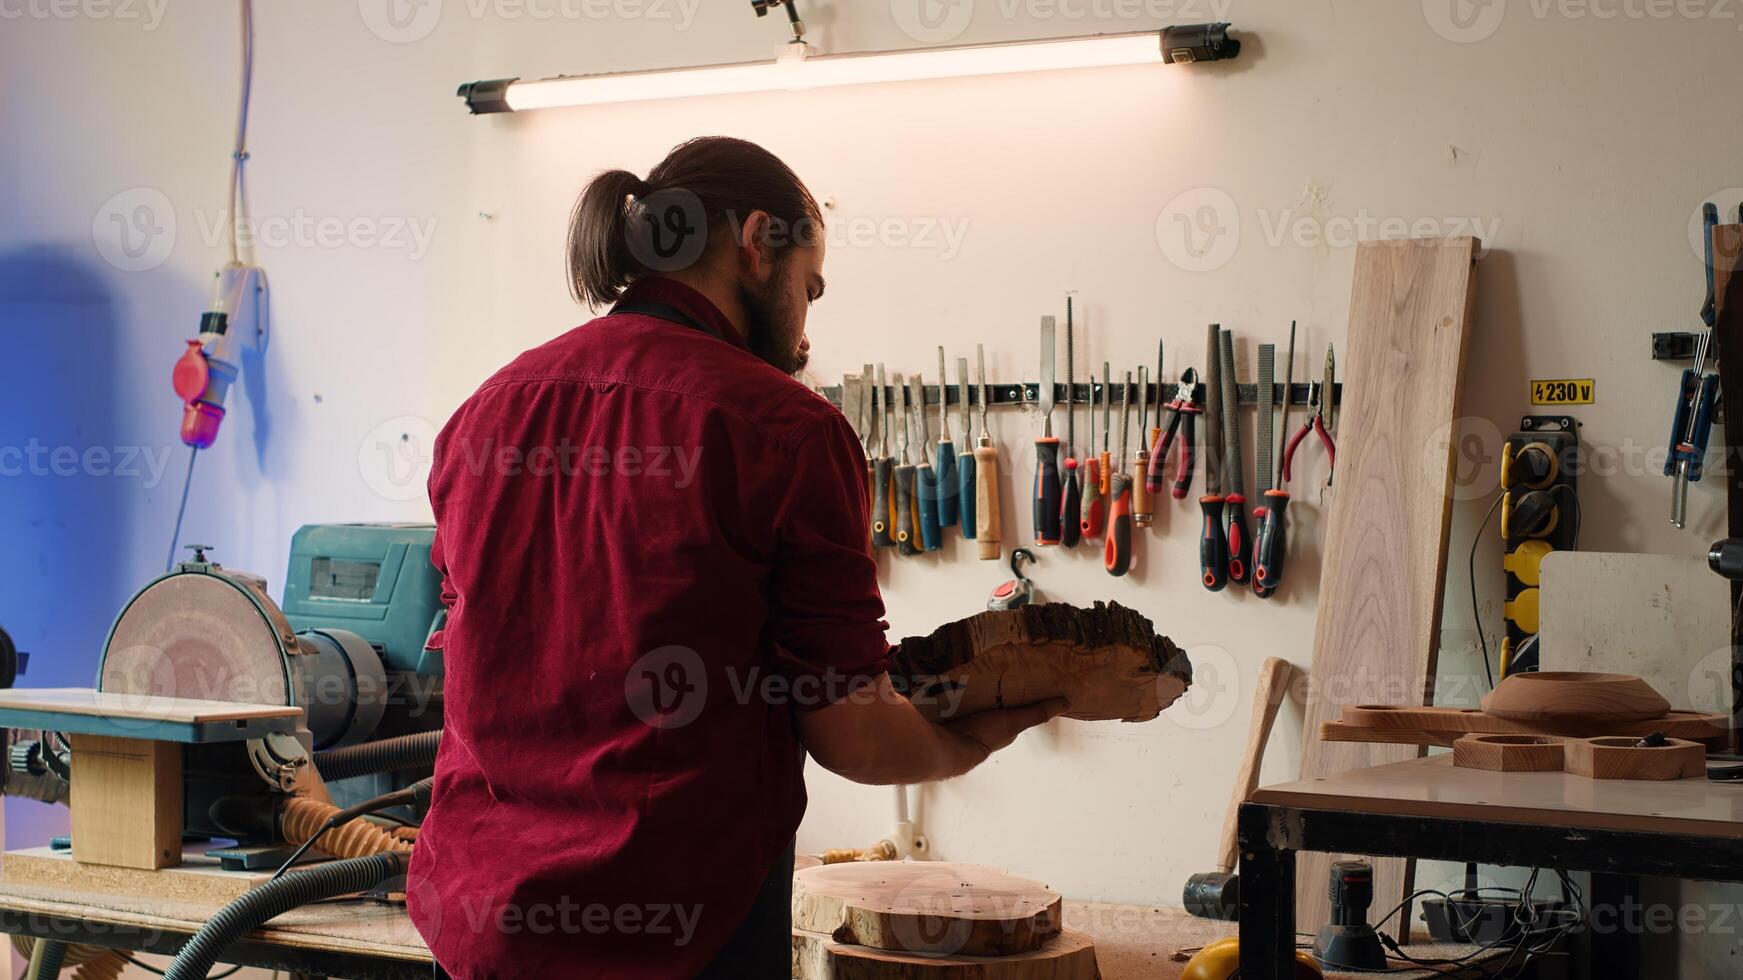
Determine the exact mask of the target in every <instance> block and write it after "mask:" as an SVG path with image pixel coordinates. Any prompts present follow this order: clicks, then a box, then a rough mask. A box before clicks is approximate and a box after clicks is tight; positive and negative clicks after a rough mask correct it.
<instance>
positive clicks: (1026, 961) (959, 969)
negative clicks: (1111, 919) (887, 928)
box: [793, 929, 1101, 980]
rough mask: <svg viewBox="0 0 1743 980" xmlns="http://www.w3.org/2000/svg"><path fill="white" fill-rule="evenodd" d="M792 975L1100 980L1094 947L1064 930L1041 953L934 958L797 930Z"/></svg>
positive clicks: (814, 979) (812, 979)
mask: <svg viewBox="0 0 1743 980" xmlns="http://www.w3.org/2000/svg"><path fill="white" fill-rule="evenodd" d="M793 976H794V977H796V978H799V980H1101V970H1100V968H1099V967H1098V966H1097V965H1096V960H1095V944H1094V943H1092V942H1090V940H1089V937H1087V936H1085V935H1083V934H1082V933H1078V932H1070V931H1066V932H1062V933H1060V934H1059V935H1057V936H1055V937H1053V938H1052V939H1051V940H1049V941H1048V942H1047V943H1046V945H1044V946H1042V947H1041V948H1040V949H1038V950H1035V951H1033V952H1028V953H1017V954H1015V955H1012V956H992V957H989V956H936V955H931V956H928V955H925V954H920V953H901V952H891V951H889V950H881V949H870V948H867V947H865V946H852V945H848V944H845V943H839V942H836V941H835V940H833V939H831V938H829V937H828V936H827V935H824V934H823V933H820V932H805V931H803V930H800V929H794V930H793Z"/></svg>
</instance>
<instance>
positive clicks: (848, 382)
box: [841, 374, 872, 534]
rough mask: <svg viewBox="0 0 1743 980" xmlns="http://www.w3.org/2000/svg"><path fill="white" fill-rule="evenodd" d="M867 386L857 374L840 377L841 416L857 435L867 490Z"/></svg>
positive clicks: (868, 485) (868, 486) (869, 528)
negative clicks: (863, 459)
mask: <svg viewBox="0 0 1743 980" xmlns="http://www.w3.org/2000/svg"><path fill="white" fill-rule="evenodd" d="M868 387H870V385H868V384H862V383H861V382H860V379H859V376H858V375H854V374H848V375H843V376H842V378H841V417H842V418H844V419H846V420H847V424H848V426H849V427H850V428H852V429H853V434H854V435H856V436H858V437H859V445H860V449H861V455H863V456H865V487H866V490H867V491H870V490H871V476H872V474H871V436H870V434H869V433H868V432H867V431H866V428H865V404H864V400H865V391H866V388H868ZM866 506H867V507H870V506H871V501H870V500H869V499H868V500H867V501H866ZM866 533H867V534H870V533H871V525H870V524H869V523H868V524H867V525H866Z"/></svg>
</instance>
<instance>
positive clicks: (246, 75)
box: [230, 0, 254, 265]
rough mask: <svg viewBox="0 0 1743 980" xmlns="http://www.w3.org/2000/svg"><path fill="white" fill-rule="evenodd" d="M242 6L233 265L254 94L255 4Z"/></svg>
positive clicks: (243, 208)
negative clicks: (249, 120)
mask: <svg viewBox="0 0 1743 980" xmlns="http://www.w3.org/2000/svg"><path fill="white" fill-rule="evenodd" d="M241 4H242V89H241V94H240V95H239V96H238V98H237V106H236V142H235V146H234V148H233V149H232V150H231V151H230V261H231V263H232V264H240V263H241V256H240V252H239V248H238V245H237V237H238V236H237V233H236V230H237V228H238V227H239V226H241V227H246V225H245V222H246V221H247V219H248V191H247V184H246V180H247V178H246V177H245V176H244V175H243V173H242V167H243V164H245V163H246V162H247V161H248V107H249V102H250V98H251V96H252V94H253V91H254V0H241ZM248 264H249V265H253V264H254V254H253V248H252V247H250V248H249V254H248Z"/></svg>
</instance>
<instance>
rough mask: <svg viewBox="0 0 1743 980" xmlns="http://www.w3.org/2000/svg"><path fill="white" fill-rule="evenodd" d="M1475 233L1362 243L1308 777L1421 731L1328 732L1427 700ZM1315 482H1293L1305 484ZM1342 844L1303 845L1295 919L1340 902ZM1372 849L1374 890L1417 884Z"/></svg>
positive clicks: (1385, 757) (1394, 891) (1368, 758)
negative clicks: (1383, 707) (1381, 734)
mask: <svg viewBox="0 0 1743 980" xmlns="http://www.w3.org/2000/svg"><path fill="white" fill-rule="evenodd" d="M1478 247H1479V243H1478V242H1477V240H1476V239H1474V238H1470V237H1457V238H1446V239H1434V240H1412V241H1403V242H1363V243H1361V244H1360V245H1358V246H1357V247H1356V267H1355V281H1354V284H1353V287H1352V288H1351V291H1350V326H1349V336H1348V339H1347V340H1346V341H1345V345H1344V349H1343V350H1340V351H1338V355H1339V356H1338V363H1339V366H1340V367H1341V368H1342V374H1343V384H1344V388H1343V402H1342V404H1341V406H1340V408H1339V411H1338V413H1337V432H1336V437H1337V443H1338V458H1337V467H1336V470H1335V483H1334V486H1333V488H1332V490H1331V492H1330V495H1329V496H1330V513H1329V515H1328V517H1327V520H1326V541H1325V550H1324V552H1323V557H1322V559H1321V567H1322V569H1323V570H1322V572H1321V575H1320V589H1319V620H1318V624H1317V626H1316V628H1315V630H1314V639H1313V668H1312V677H1311V681H1312V689H1311V691H1312V693H1311V696H1310V697H1309V698H1308V703H1307V711H1306V722H1305V727H1304V728H1303V733H1302V741H1303V747H1302V758H1301V777H1302V778H1303V779H1308V780H1311V779H1314V778H1317V777H1321V776H1327V775H1331V774H1333V773H1340V772H1346V771H1348V770H1351V769H1357V768H1361V767H1364V766H1374V765H1382V764H1385V763H1388V762H1397V761H1400V760H1403V759H1408V758H1410V757H1412V756H1414V755H1416V754H1418V753H1419V752H1420V751H1421V750H1420V749H1418V748H1416V747H1414V746H1392V745H1376V744H1372V743H1359V742H1328V741H1325V740H1324V739H1322V738H1320V737H1319V729H1320V726H1321V725H1322V724H1323V723H1325V722H1327V721H1331V720H1332V719H1334V718H1336V717H1337V716H1338V714H1339V713H1340V712H1341V711H1342V710H1343V709H1344V707H1345V706H1347V705H1353V704H1364V703H1396V702H1398V701H1399V700H1401V699H1402V700H1406V701H1408V702H1411V703H1416V704H1425V703H1427V696H1428V683H1429V679H1430V678H1432V677H1433V676H1434V668H1435V651H1436V647H1437V644H1438V643H1439V641H1440V612H1441V599H1442V593H1443V590H1444V584H1445V581H1446V574H1445V572H1446V547H1447V535H1448V532H1449V530H1450V528H1451V513H1452V500H1453V494H1452V490H1453V477H1454V471H1453V467H1452V457H1453V447H1454V442H1455V440H1453V439H1452V438H1451V431H1452V426H1453V423H1454V420H1455V419H1457V418H1458V416H1459V379H1460V378H1461V376H1462V375H1463V373H1464V361H1465V351H1466V349H1467V344H1466V338H1467V336H1468V334H1469V323H1470V310H1471V300H1472V295H1473V291H1474V288H1475V284H1476V276H1475V261H1476V255H1477V249H1478ZM1309 492H1310V491H1309V490H1308V489H1307V488H1299V487H1298V488H1296V498H1297V499H1301V498H1302V497H1304V496H1306V495H1307V494H1308V493H1309ZM1336 857H1337V856H1336V855H1329V854H1303V855H1301V857H1300V863H1299V866H1298V871H1297V876H1298V879H1297V897H1296V909H1297V912H1296V923H1297V925H1298V927H1299V928H1302V929H1305V930H1308V931H1312V930H1314V929H1317V928H1319V926H1320V925H1322V924H1324V923H1325V921H1326V920H1327V918H1328V917H1329V914H1330V907H1329V905H1330V902H1329V899H1328V898H1327V895H1326V876H1327V873H1328V871H1329V868H1330V862H1331V861H1333V860H1334V859H1336ZM1373 864H1374V904H1375V906H1377V907H1380V908H1390V907H1391V906H1392V905H1393V904H1394V903H1396V902H1397V901H1399V900H1400V899H1402V898H1403V897H1404V888H1405V874H1404V862H1403V861H1402V860H1400V859H1396V858H1387V859H1379V860H1375V861H1374V862H1373Z"/></svg>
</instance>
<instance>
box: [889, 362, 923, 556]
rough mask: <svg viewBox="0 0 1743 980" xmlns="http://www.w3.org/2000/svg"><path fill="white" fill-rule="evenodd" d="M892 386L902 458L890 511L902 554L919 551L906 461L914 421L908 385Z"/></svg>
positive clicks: (910, 472) (898, 379)
mask: <svg viewBox="0 0 1743 980" xmlns="http://www.w3.org/2000/svg"><path fill="white" fill-rule="evenodd" d="M895 378H896V383H895V388H894V391H892V392H891V395H893V396H894V397H897V398H900V399H901V400H902V458H901V461H900V462H898V463H897V464H896V466H895V479H894V481H893V482H894V483H895V490H896V492H895V501H894V503H893V504H892V505H891V509H892V510H894V511H895V512H896V513H895V527H896V550H897V551H899V552H901V553H902V554H904V555H912V554H916V553H918V552H919V550H920V549H919V547H918V546H917V545H916V544H915V542H914V464H913V463H912V462H911V461H910V460H909V458H908V441H909V439H910V438H911V437H912V434H913V428H914V420H913V416H912V415H911V414H910V406H909V405H908V386H907V385H906V384H904V383H902V376H901V375H900V374H897V375H896V376H895Z"/></svg>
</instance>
